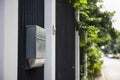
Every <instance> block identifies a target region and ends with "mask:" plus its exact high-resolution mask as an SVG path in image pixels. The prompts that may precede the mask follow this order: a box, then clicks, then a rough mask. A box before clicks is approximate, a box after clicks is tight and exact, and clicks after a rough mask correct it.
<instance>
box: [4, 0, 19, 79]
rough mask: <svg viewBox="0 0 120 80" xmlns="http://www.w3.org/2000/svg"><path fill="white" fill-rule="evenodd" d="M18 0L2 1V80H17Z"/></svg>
mask: <svg viewBox="0 0 120 80" xmlns="http://www.w3.org/2000/svg"><path fill="white" fill-rule="evenodd" d="M17 57H18V0H4V79H3V80H17V64H18V63H17V62H18V58H17Z"/></svg>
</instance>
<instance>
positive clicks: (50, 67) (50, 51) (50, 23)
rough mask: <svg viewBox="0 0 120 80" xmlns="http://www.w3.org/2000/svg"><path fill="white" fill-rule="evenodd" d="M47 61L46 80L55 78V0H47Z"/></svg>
mask: <svg viewBox="0 0 120 80" xmlns="http://www.w3.org/2000/svg"><path fill="white" fill-rule="evenodd" d="M44 22H45V23H44V24H45V29H46V62H45V68H44V80H55V32H54V31H55V0H45V21H44Z"/></svg>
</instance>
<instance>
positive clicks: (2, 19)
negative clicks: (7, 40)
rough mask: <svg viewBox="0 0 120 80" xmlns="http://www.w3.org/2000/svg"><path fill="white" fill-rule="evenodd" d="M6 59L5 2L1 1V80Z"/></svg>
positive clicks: (1, 79) (0, 79)
mask: <svg viewBox="0 0 120 80" xmlns="http://www.w3.org/2000/svg"><path fill="white" fill-rule="evenodd" d="M3 57H4V0H0V80H3V68H4V66H3V64H4V62H3Z"/></svg>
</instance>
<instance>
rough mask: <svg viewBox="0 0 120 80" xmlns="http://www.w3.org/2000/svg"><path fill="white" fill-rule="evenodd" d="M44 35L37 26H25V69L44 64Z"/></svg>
mask: <svg viewBox="0 0 120 80" xmlns="http://www.w3.org/2000/svg"><path fill="white" fill-rule="evenodd" d="M45 53H46V34H45V29H44V28H42V27H40V26H38V25H27V26H26V69H30V68H34V67H40V66H42V65H43V64H44V63H45Z"/></svg>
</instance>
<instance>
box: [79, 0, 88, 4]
mask: <svg viewBox="0 0 120 80" xmlns="http://www.w3.org/2000/svg"><path fill="white" fill-rule="evenodd" d="M79 1H80V3H83V4H86V3H87V0H79Z"/></svg>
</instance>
